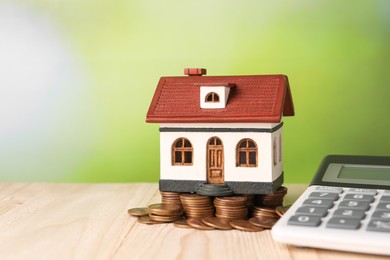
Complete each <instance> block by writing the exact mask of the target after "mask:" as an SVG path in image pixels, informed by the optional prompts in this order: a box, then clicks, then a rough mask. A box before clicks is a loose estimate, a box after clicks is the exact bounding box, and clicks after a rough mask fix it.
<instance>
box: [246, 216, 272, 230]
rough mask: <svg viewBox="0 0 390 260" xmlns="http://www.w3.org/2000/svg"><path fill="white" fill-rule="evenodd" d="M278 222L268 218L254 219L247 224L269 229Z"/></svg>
mask: <svg viewBox="0 0 390 260" xmlns="http://www.w3.org/2000/svg"><path fill="white" fill-rule="evenodd" d="M277 221H278V220H277V219H275V218H269V217H254V218H250V219H249V223H251V224H253V225H255V226H258V227H262V228H267V229H270V228H272V226H273V225H275V223H276V222H277Z"/></svg>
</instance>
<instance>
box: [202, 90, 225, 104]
mask: <svg viewBox="0 0 390 260" xmlns="http://www.w3.org/2000/svg"><path fill="white" fill-rule="evenodd" d="M209 97H211V100H209ZM220 100H221V99H220V97H219V95H218V93H215V92H209V93H207V95H206V97H205V99H204V102H205V103H219V102H220Z"/></svg>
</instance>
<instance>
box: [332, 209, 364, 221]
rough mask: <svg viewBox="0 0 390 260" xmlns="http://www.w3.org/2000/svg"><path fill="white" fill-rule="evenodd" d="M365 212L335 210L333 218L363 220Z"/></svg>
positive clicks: (358, 210)
mask: <svg viewBox="0 0 390 260" xmlns="http://www.w3.org/2000/svg"><path fill="white" fill-rule="evenodd" d="M365 215H366V211H364V210H360V209H336V211H335V212H334V213H333V217H339V218H356V219H363V218H364V216H365Z"/></svg>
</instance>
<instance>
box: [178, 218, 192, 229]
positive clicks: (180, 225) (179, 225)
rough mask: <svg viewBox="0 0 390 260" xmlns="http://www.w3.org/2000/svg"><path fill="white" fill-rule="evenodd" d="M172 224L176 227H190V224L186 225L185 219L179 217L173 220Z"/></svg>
mask: <svg viewBox="0 0 390 260" xmlns="http://www.w3.org/2000/svg"><path fill="white" fill-rule="evenodd" d="M173 225H174V226H175V227H178V228H192V227H191V226H190V225H188V222H187V220H186V219H179V220H176V221H174V222H173Z"/></svg>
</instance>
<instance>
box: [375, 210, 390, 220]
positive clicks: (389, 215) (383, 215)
mask: <svg viewBox="0 0 390 260" xmlns="http://www.w3.org/2000/svg"><path fill="white" fill-rule="evenodd" d="M371 219H373V220H385V221H386V220H388V221H390V211H375V212H374V213H373V214H372V216H371Z"/></svg>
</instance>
